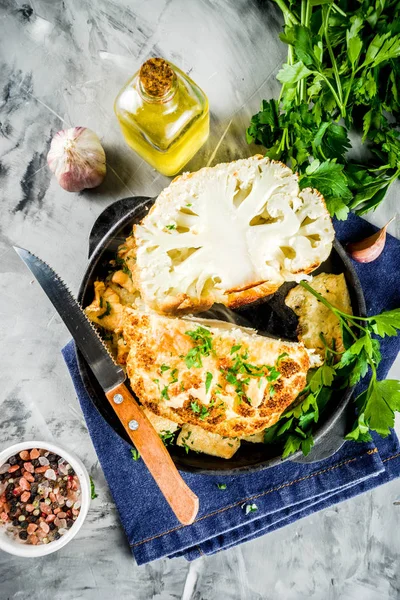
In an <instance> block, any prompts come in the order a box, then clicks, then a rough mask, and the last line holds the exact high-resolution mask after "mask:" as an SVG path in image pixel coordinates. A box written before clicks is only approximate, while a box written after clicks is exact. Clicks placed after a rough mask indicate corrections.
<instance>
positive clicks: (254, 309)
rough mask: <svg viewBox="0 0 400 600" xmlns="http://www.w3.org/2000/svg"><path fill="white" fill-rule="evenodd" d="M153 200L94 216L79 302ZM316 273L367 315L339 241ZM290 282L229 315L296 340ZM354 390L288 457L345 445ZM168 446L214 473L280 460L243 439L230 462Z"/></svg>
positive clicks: (118, 205)
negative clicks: (344, 290) (309, 444)
mask: <svg viewBox="0 0 400 600" xmlns="http://www.w3.org/2000/svg"><path fill="white" fill-rule="evenodd" d="M153 202H154V198H148V197H143V196H134V197H131V198H126V199H124V200H118V201H117V202H115V203H114V204H112V205H111V206H109V207H108V208H106V210H105V211H104V212H103V213H102V214H101V215H100V216H99V217H98V219H97V220H96V222H95V224H94V226H93V229H92V232H91V234H90V240H89V265H88V268H87V270H86V272H85V274H84V276H83V280H82V284H81V287H80V290H79V294H78V300H79V302H80V303H81V305H82V306H87V305H88V304H90V303H91V302H92V300H93V283H94V282H95V281H96V280H97V279H103V278H104V277H105V275H106V274H107V273H108V270H109V264H108V263H109V261H110V259H112V258H114V257H115V253H116V251H117V248H118V246H119V245H120V244H121V243H122V242H123V241H124V240H125V238H126V237H127V236H128V235H129V234H130V233H131V231H132V225H133V223H137V222H139V221H140V220H141V219H142V218H143V217H144V216H145V214H146V213H147V211H148V210H149V208H150V207H151V205H152V204H153ZM319 272H328V273H344V274H345V277H346V282H347V286H348V288H349V292H350V297H351V302H352V307H353V312H354V314H355V315H358V316H364V315H365V301H364V295H363V292H362V289H361V285H360V282H359V279H358V277H357V274H356V272H355V270H354V268H353V266H352V264H351V261H350V259H349V258H348V257H347V255H346V253H345V251H344V250H343V248H342V246H341V245H340V244H339V242H337V241H335V242H334V248H333V250H332V253H331V255H330V257H329V258H328V260H326V261H325V262H324V263H323V264H322V265H321V266H320V267H319V269H318V270H317V271H315V274H318V273H319ZM293 285H295V284H285V285H284V286H282V287H281V288H280V290H278V292H276V293H275V294H274V295H273V296H270V297H269V298H267V299H266V300H263V301H262V302H258V303H254V304H253V305H251V306H248V307H246V308H245V309H242V310H240V312H239V311H238V312H236V313H233V316H234V318H235V320H236V321H237V323H238V324H243V325H244V324H246V325H250V326H252V327H254V328H255V329H257V330H258V331H259V332H260V333H262V332H263V333H267V334H269V335H273V336H278V337H283V338H286V339H292V340H295V339H296V326H297V318H296V317H295V315H294V313H293V312H292V311H291V310H290V309H289V308H288V307H286V305H285V303H284V298H285V296H286V294H287V292H288V290H289V289H290V288H291V287H293ZM221 318H223V317H221ZM77 359H78V365H79V371H80V374H81V376H82V380H83V383H84V385H85V388H86V390H87V392H88V394H89V396H90V398H91V400H92V402H93V404H94V405H95V407H96V408H97V410H98V411H99V412H100V414H101V415H102V416H103V418H104V419H105V420H106V421H107V422H108V423H109V425H111V427H112V428H113V429H114V430H115V431H116V432H117V433H118V435H120V436H121V437H122V438H124V439H125V440H126V441H127V442H128V443H131V442H130V440H129V438H128V437H127V435H126V434H125V431H124V429H123V427H122V425H121V424H120V422H119V420H118V418H117V417H116V415H115V414H114V412H113V410H112V408H111V407H110V404H109V403H108V401H107V400H106V398H105V396H104V392H103V390H102V389H101V387H100V386H99V384H98V382H97V380H96V378H95V377H94V376H93V374H92V371H91V370H90V368H89V367H88V366H87V364H86V362H85V360H84V358H83V356H82V355H81V353H80V352H79V351H77ZM352 391H353V388H348V389H346V390H341V391H340V392H338V393H336V395H335V396H334V397H332V399H331V401H330V403H329V405H328V407H327V410H326V411H325V414H324V415H323V416H322V417H321V419H320V421H319V427H318V429H317V430H316V432H315V435H314V439H315V442H316V443H315V447H314V448H313V450H312V451H311V453H310V454H309V455H308V456H307V457H303V455H302V453H301V452H298V453H296V454H294V455H292V456H291V457H290V460H295V461H296V462H315V461H318V460H322V459H323V458H327V457H328V456H331V454H333V453H334V452H336V451H337V450H338V449H339V448H340V446H341V445H342V444H343V435H344V432H345V429H346V423H347V416H348V413H349V412H350V413H351V412H352V411H346V407H347V405H348V403H349V401H350V398H351V395H352ZM350 418H351V415H350ZM169 450H170V453H171V456H172V458H173V460H174V462H175V464H176V465H177V466H178V467H179V468H180V469H182V470H184V471H191V472H197V473H204V474H207V475H218V474H221V472H223V473H224V474H225V475H229V474H232V475H233V474H237V473H241V472H242V473H243V472H252V471H257V470H260V469H265V468H268V467H271V466H273V465H276V464H278V463H281V462H282V459H281V458H280V449H279V447H277V446H273V445H263V444H251V443H246V442H242V445H241V447H240V449H239V450H238V451H237V452H236V454H235V455H234V456H233V457H232V458H231V459H230V460H226V459H223V458H216V457H213V456H207V455H206V454H196V453H194V452H189V453H188V454H186V453H185V451H184V450H183V448H180V447H178V446H175V445H174V446H171V447H169Z"/></svg>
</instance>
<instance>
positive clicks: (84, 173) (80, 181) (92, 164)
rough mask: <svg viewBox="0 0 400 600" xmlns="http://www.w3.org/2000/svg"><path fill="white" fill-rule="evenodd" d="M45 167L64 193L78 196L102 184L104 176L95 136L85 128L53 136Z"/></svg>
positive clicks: (60, 132) (101, 154) (68, 130)
mask: <svg viewBox="0 0 400 600" xmlns="http://www.w3.org/2000/svg"><path fill="white" fill-rule="evenodd" d="M47 163H48V165H49V167H50V169H51V171H52V172H53V173H54V174H55V176H56V179H57V181H58V183H59V184H60V185H61V187H62V188H64V190H67V192H81V191H82V190H84V189H87V188H94V187H97V186H98V185H100V184H101V182H102V181H103V179H104V176H105V174H106V155H105V152H104V149H103V147H102V145H101V143H100V140H99V138H98V136H97V135H96V134H95V132H94V131H92V130H91V129H88V128H87V127H72V128H71V129H63V130H62V131H59V132H58V133H56V135H55V136H54V137H53V139H52V141H51V146H50V150H49V153H48V155H47Z"/></svg>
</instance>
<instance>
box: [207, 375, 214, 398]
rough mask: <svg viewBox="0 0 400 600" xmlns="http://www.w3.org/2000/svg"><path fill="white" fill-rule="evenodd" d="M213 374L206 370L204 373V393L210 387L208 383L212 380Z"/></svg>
mask: <svg viewBox="0 0 400 600" xmlns="http://www.w3.org/2000/svg"><path fill="white" fill-rule="evenodd" d="M212 378H213V374H212V373H210V372H209V371H207V375H206V394H208V390H209V389H210V385H211V382H212Z"/></svg>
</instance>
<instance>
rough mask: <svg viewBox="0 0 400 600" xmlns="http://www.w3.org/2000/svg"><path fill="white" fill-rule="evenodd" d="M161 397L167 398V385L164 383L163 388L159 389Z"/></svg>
mask: <svg viewBox="0 0 400 600" xmlns="http://www.w3.org/2000/svg"><path fill="white" fill-rule="evenodd" d="M161 398H163V399H164V400H169V395H168V386H167V385H165V386H164V387H163V389H162V390H161Z"/></svg>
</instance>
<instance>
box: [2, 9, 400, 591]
mask: <svg viewBox="0 0 400 600" xmlns="http://www.w3.org/2000/svg"><path fill="white" fill-rule="evenodd" d="M280 26H281V22H280V17H279V13H278V11H277V10H276V9H275V7H274V6H273V5H272V3H271V2H268V1H266V0H265V1H263V0H235V1H229V0H191V1H189V0H92V1H89V0H64V1H59V0H30V1H29V2H28V3H27V4H23V3H22V2H18V1H15V2H14V1H12V0H0V203H1V204H0V206H1V213H0V215H1V216H0V256H1V262H0V273H1V276H0V286H1V291H0V313H1V321H0V323H1V326H0V339H1V347H0V364H1V373H0V449H2V448H4V447H6V446H7V445H9V444H11V443H13V442H16V441H19V440H21V439H29V438H31V439H32V438H33V437H40V438H44V439H48V440H57V441H58V442H60V443H62V444H64V445H65V446H67V447H68V448H70V449H71V450H73V451H75V452H76V453H77V454H79V455H80V456H81V457H82V459H83V460H84V462H85V463H86V465H87V467H88V469H89V471H90V473H91V474H92V476H93V478H94V480H95V481H96V483H97V491H98V494H99V497H98V498H97V499H96V500H95V501H94V502H93V503H92V506H91V509H90V513H89V516H88V518H87V520H86V522H85V524H84V526H83V528H82V530H81V531H80V533H79V534H78V536H77V538H76V539H75V541H74V542H72V543H71V544H69V545H68V546H66V547H65V548H64V549H63V550H62V551H60V552H59V553H57V554H55V555H52V556H50V557H46V558H43V559H38V560H35V561H30V560H22V559H17V558H14V557H11V556H9V555H7V554H5V553H2V552H1V551H0V600H6V599H14V598H15V599H17V598H18V599H23V600H25V599H30V600H36V599H37V600H47V599H50V598H51V599H54V598H55V599H57V600H77V599H80V598H84V599H85V600H91V599H93V600H94V599H96V600H107V599H108V598H111V597H112V598H114V599H115V600H119V599H120V598H135V599H138V600H148V599H152V600H156V599H157V600H169V599H173V598H174V599H176V598H181V599H185V600H189V599H196V600H200V599H207V600H212V599H214V598H224V599H226V600H229V599H238V598H240V599H242V598H243V599H246V600H256V599H276V598H282V599H284V600H297V599H303V598H313V599H329V600H334V599H349V600H361V599H362V600H386V599H389V598H400V575H399V555H400V536H399V535H398V532H399V527H400V506H395V505H393V500H395V499H396V497H397V496H398V495H400V484H399V483H398V482H393V483H391V484H389V485H387V486H385V487H384V488H380V489H377V490H375V491H373V492H371V493H367V494H365V495H363V496H362V497H358V498H356V499H353V500H351V501H348V502H346V503H344V504H342V505H340V506H337V507H334V508H331V509H328V510H325V511H324V512H321V513H319V514H316V515H314V516H312V517H309V518H307V519H304V520H302V521H300V522H298V523H296V524H294V525H292V526H290V527H287V528H285V529H283V530H280V531H276V532H275V533H272V534H270V535H268V536H267V537H263V538H261V539H259V540H257V541H254V542H250V543H247V544H244V545H242V546H240V547H238V548H235V549H232V550H229V551H227V552H223V553H220V554H219V555H216V556H214V557H211V558H203V559H200V560H198V561H196V562H195V563H192V564H188V563H187V562H186V561H185V560H183V559H179V560H174V561H170V560H160V561H158V562H156V563H154V564H151V565H149V566H145V567H141V568H139V567H137V566H136V565H135V563H134V561H133V560H132V558H131V555H130V553H129V550H128V546H127V544H126V541H125V538H124V535H123V532H122V530H121V528H120V525H119V522H118V517H117V514H116V509H115V507H114V504H113V502H112V499H111V496H110V492H109V490H108V488H107V485H106V483H105V480H104V477H103V474H102V472H101V469H100V467H99V465H98V462H97V459H96V455H95V452H94V450H93V447H92V444H91V442H90V439H89V436H88V434H87V430H86V427H85V423H84V421H83V418H82V415H81V413H80V409H79V405H78V401H77V399H76V398H75V394H74V390H73V387H72V383H71V381H70V379H69V377H68V373H67V372H66V369H65V366H64V363H63V360H62V357H61V354H60V349H61V347H62V346H63V345H64V344H65V342H66V341H67V340H68V338H69V335H68V333H67V331H66V329H65V327H64V325H63V324H62V323H61V321H60V319H59V318H58V316H57V315H56V314H55V312H54V310H53V308H52V306H51V305H50V304H49V302H47V300H46V299H45V298H44V296H43V293H42V291H41V290H40V289H39V288H38V285H37V284H36V283H33V282H32V281H31V277H30V276H29V275H28V273H27V271H26V269H25V267H24V266H23V265H22V264H21V262H20V261H19V259H18V257H17V256H16V255H15V254H14V252H13V250H12V249H10V246H11V245H12V244H13V243H16V244H19V245H23V246H25V247H27V248H30V249H31V250H32V251H34V252H36V253H37V254H39V255H40V256H42V257H44V258H45V259H46V260H47V261H48V262H50V263H51V264H52V265H53V267H54V268H55V269H56V270H57V271H58V272H59V273H60V274H62V276H63V278H64V279H65V280H66V281H67V282H68V284H69V285H70V287H71V288H72V289H73V290H75V291H76V290H77V288H78V285H79V281H80V277H81V275H82V272H83V270H84V268H85V264H86V256H87V243H88V234H89V231H90V228H91V225H92V223H93V221H94V219H95V218H96V216H97V215H98V214H99V213H100V212H101V211H102V210H103V209H104V207H106V206H107V205H108V204H110V203H111V202H113V201H114V200H116V199H119V198H122V197H124V196H128V195H131V194H146V195H155V194H157V193H158V192H159V191H160V190H161V189H162V188H163V186H164V185H166V184H167V183H168V180H167V178H165V177H163V176H161V175H159V174H157V173H156V172H154V171H153V170H152V169H151V168H150V167H149V166H148V165H147V164H146V163H144V162H143V161H142V160H141V159H140V158H139V157H137V156H136V155H135V154H134V153H133V152H132V151H130V150H129V148H128V147H127V146H126V145H125V144H124V142H123V140H122V137H121V134H120V132H119V128H118V125H117V122H116V119H115V117H114V114H113V100H114V98H115V96H116V94H117V92H118V91H119V89H120V88H121V87H122V85H123V83H124V82H125V80H126V79H128V78H129V76H130V75H131V74H132V73H133V72H134V71H135V70H136V69H137V68H138V66H139V65H140V64H141V63H142V62H143V61H144V60H145V59H146V58H148V57H149V56H151V55H153V56H154V55H161V56H165V57H166V58H168V59H170V60H172V61H173V62H175V63H176V64H177V65H179V66H181V68H183V69H184V70H185V71H187V72H190V74H191V76H192V77H193V78H194V80H195V81H196V82H198V83H199V84H200V86H201V87H202V88H203V89H204V90H205V91H206V93H207V95H208V97H209V100H210V105H211V110H212V135H211V136H210V139H209V141H208V142H207V144H206V145H205V147H204V148H203V149H202V150H201V151H200V153H199V154H198V155H197V156H196V157H195V158H194V159H193V160H192V161H191V163H190V164H189V166H188V167H189V169H196V168H198V167H200V166H203V165H204V164H206V163H207V162H208V161H209V160H210V159H213V161H214V162H219V161H221V160H231V159H234V158H239V157H242V156H248V155H250V154H251V153H253V152H254V148H251V147H248V146H247V144H246V142H245V139H244V131H245V128H246V126H247V124H248V122H249V118H250V116H251V115H252V114H253V113H254V112H255V111H256V110H257V109H258V105H259V102H260V100H261V99H262V98H263V97H265V98H268V97H270V96H271V95H276V94H277V93H278V90H279V87H278V84H277V82H276V80H275V77H274V75H275V73H276V71H277V70H278V68H279V66H280V65H281V63H282V62H283V58H284V55H285V48H284V47H283V45H282V44H281V43H280V42H279V40H278V35H277V34H278V31H279V28H280ZM72 125H84V126H88V127H91V128H92V129H94V130H95V131H96V132H97V133H98V134H99V136H100V137H101V139H102V141H103V144H104V147H105V149H106V152H107V162H108V175H107V178H106V180H105V182H104V184H103V185H102V186H101V187H100V188H98V189H97V190H94V191H90V192H83V193H81V194H69V193H67V192H64V191H63V190H62V189H61V188H60V187H59V186H58V185H57V183H56V181H55V179H54V178H52V177H51V175H50V172H49V170H48V168H47V166H46V154H47V151H48V147H49V142H50V139H51V137H52V135H53V134H54V133H55V132H56V131H57V130H58V129H61V128H64V127H67V126H72ZM218 144H219V145H218ZM214 153H215V156H213V155H214ZM398 193H399V186H398V185H397V187H393V188H392V190H391V192H390V196H389V198H388V199H387V200H386V202H385V204H384V205H383V206H382V207H380V208H379V209H378V210H377V211H376V213H374V214H373V215H370V216H369V217H368V218H370V220H371V221H373V222H374V223H376V224H378V225H383V224H384V222H385V221H386V220H388V218H390V217H391V216H392V215H393V214H394V213H395V212H396V196H397V195H398ZM396 227H397V229H396ZM390 230H391V231H392V232H393V233H394V235H396V234H397V236H399V234H400V222H399V220H397V224H396V223H393V224H392V225H391V229H390ZM392 375H393V376H395V377H399V376H400V366H399V364H398V363H397V365H396V366H395V367H394V368H393V372H392Z"/></svg>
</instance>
